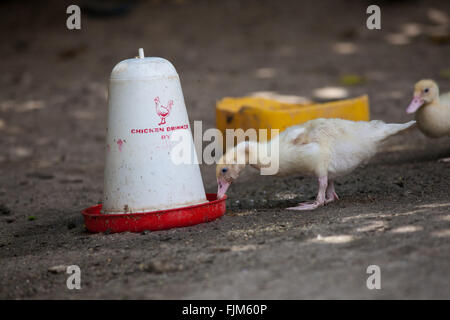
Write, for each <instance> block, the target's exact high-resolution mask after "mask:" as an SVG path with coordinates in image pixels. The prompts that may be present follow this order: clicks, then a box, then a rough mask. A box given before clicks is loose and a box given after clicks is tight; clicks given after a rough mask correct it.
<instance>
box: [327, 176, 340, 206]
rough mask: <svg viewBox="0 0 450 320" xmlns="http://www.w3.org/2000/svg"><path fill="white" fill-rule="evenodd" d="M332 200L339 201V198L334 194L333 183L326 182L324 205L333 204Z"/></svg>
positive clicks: (331, 181) (330, 181)
mask: <svg viewBox="0 0 450 320" xmlns="http://www.w3.org/2000/svg"><path fill="white" fill-rule="evenodd" d="M334 200H339V197H338V195H337V194H336V191H334V181H333V180H328V187H327V191H326V196H325V204H328V203H330V202H333V201H334Z"/></svg>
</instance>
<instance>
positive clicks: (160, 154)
mask: <svg viewBox="0 0 450 320" xmlns="http://www.w3.org/2000/svg"><path fill="white" fill-rule="evenodd" d="M175 130H185V131H186V132H188V135H189V137H190V141H186V140H185V142H184V143H190V144H191V145H190V146H189V147H190V148H194V144H193V140H192V133H191V130H190V124H189V119H188V115H187V111H186V106H185V103H184V97H183V92H182V90H181V85H180V79H179V77H178V74H177V72H176V70H175V68H174V67H173V65H172V64H171V63H170V62H169V61H167V60H165V59H162V58H153V57H152V58H144V52H143V50H142V49H139V57H136V58H135V59H127V60H124V61H122V62H120V63H119V64H117V65H116V66H115V67H114V69H113V71H112V73H111V78H110V83H109V96H108V127H107V135H106V159H105V176H104V194H103V209H102V213H136V212H149V211H157V210H163V209H172V208H178V207H183V206H189V205H194V204H199V203H203V202H206V196H205V190H204V187H203V182H202V177H201V174H200V168H199V166H198V164H197V162H194V163H193V164H175V163H174V162H173V161H172V159H171V151H172V149H173V147H174V142H173V141H171V140H170V136H171V134H172V133H173V132H175ZM188 140H189V139H188ZM195 156H196V153H195V151H194V152H193V157H194V158H195Z"/></svg>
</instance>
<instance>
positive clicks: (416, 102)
mask: <svg viewBox="0 0 450 320" xmlns="http://www.w3.org/2000/svg"><path fill="white" fill-rule="evenodd" d="M424 103H425V101H424V100H423V99H422V98H421V97H420V96H419V95H415V96H414V99H413V100H412V101H411V103H410V104H409V106H408V108H406V113H408V114H411V113H414V112H416V111H417V110H418V109H419V108H420V107H421V106H422V105H423V104H424Z"/></svg>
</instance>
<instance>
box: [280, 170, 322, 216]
mask: <svg viewBox="0 0 450 320" xmlns="http://www.w3.org/2000/svg"><path fill="white" fill-rule="evenodd" d="M327 186H328V178H327V177H326V176H325V177H321V178H319V191H318V192H317V197H316V200H315V201H312V202H311V201H309V202H302V203H299V204H298V206H296V207H291V208H287V209H288V210H313V209H316V208H318V207H321V206H323V205H324V204H325V191H326V190H327Z"/></svg>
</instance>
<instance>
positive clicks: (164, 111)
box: [155, 97, 173, 126]
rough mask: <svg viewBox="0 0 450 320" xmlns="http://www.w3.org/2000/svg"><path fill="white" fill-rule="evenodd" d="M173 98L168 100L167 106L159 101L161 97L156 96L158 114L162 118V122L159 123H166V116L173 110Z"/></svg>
mask: <svg viewBox="0 0 450 320" xmlns="http://www.w3.org/2000/svg"><path fill="white" fill-rule="evenodd" d="M172 106H173V100H169V101H168V102H167V107H165V106H163V105H162V104H160V102H159V97H156V98H155V107H156V114H157V115H158V116H159V117H160V118H161V122H160V123H158V125H159V126H160V125H162V124H166V118H167V117H168V116H169V114H170V111H171V110H172Z"/></svg>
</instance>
